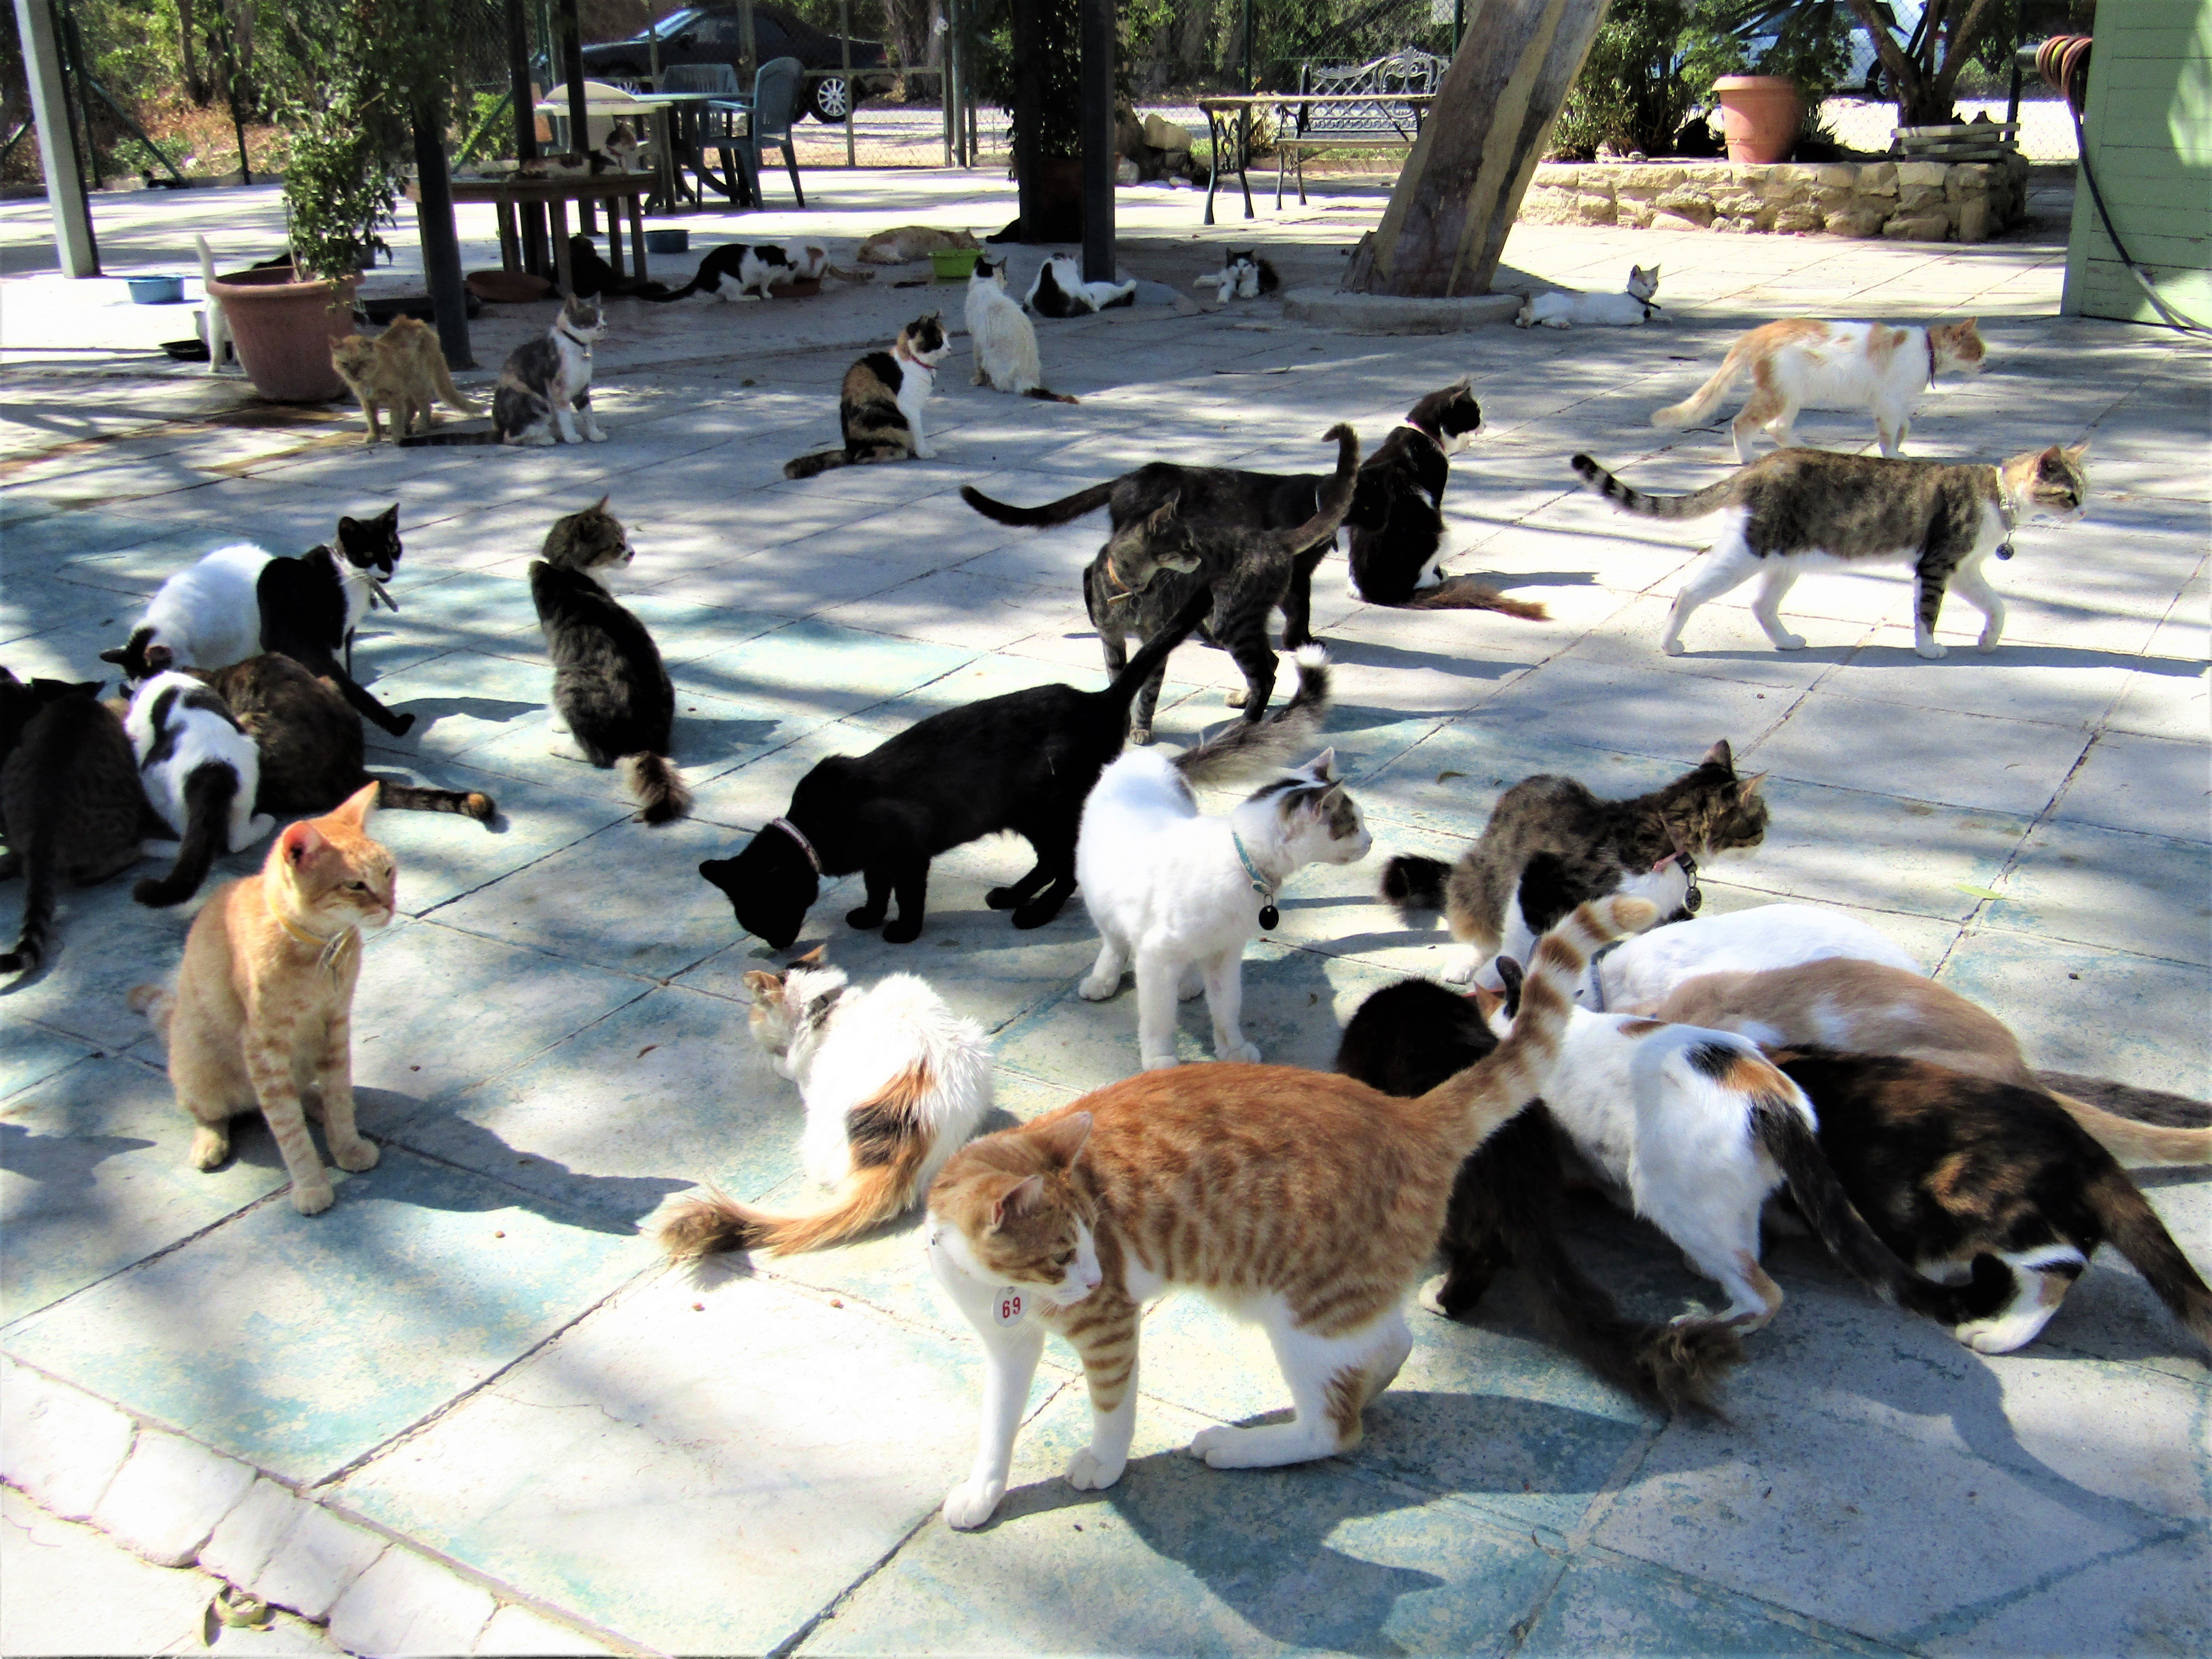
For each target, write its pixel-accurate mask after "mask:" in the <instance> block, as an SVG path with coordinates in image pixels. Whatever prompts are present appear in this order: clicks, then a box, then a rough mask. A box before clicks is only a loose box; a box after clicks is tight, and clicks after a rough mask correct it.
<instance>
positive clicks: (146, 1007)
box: [124, 985, 177, 1042]
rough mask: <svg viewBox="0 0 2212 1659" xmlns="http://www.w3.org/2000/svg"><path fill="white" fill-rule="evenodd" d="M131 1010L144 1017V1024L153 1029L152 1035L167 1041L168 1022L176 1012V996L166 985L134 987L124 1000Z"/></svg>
mask: <svg viewBox="0 0 2212 1659" xmlns="http://www.w3.org/2000/svg"><path fill="white" fill-rule="evenodd" d="M124 1000H125V1001H126V1002H128V1003H129V1004H130V1005H131V1008H132V1009H133V1010H134V1011H135V1012H138V1013H142V1014H143V1015H145V1016H146V1023H147V1024H149V1025H150V1026H152V1027H153V1028H154V1035H155V1036H157V1037H159V1038H161V1041H162V1042H167V1041H168V1040H169V1020H170V1018H171V1016H173V1014H175V1012H177V994H176V991H175V990H174V988H173V987H170V986H167V985H134V986H133V987H131V994H129V995H128V996H127V997H125V999H124Z"/></svg>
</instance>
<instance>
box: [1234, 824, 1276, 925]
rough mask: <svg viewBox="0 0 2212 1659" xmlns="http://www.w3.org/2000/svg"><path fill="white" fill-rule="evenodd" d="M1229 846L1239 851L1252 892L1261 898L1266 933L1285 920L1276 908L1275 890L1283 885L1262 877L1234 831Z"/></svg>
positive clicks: (1239, 857) (1239, 861)
mask: <svg viewBox="0 0 2212 1659" xmlns="http://www.w3.org/2000/svg"><path fill="white" fill-rule="evenodd" d="M1229 844H1230V845H1231V847H1234V848H1236V849H1237V862H1238V863H1239V864H1241V865H1243V866H1244V873H1245V874H1246V875H1248V876H1249V877H1251V878H1252V890H1253V891H1254V892H1255V893H1257V894H1258V895H1259V896H1260V931H1261V933H1266V932H1267V931H1268V930H1269V929H1271V928H1272V927H1274V925H1275V924H1276V923H1277V922H1279V921H1281V920H1282V919H1283V913H1282V912H1281V911H1280V910H1278V909H1277V908H1275V890H1276V889H1277V888H1278V887H1280V886H1281V885H1282V884H1281V883H1280V882H1278V881H1269V880H1267V878H1264V877H1262V876H1261V873H1260V871H1259V866H1256V865H1255V864H1254V863H1253V862H1252V855H1251V854H1249V853H1248V852H1246V851H1245V850H1244V842H1243V840H1242V839H1241V838H1240V837H1239V836H1237V832H1236V831H1235V830H1234V829H1231V831H1230V832H1229Z"/></svg>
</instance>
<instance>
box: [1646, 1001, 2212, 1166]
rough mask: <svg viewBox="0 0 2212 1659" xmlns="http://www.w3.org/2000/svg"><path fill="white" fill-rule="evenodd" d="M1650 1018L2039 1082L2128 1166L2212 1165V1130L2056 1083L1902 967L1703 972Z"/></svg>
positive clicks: (1990, 1027)
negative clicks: (2178, 1124) (2173, 1124)
mask: <svg viewBox="0 0 2212 1659" xmlns="http://www.w3.org/2000/svg"><path fill="white" fill-rule="evenodd" d="M1651 1017H1652V1018H1654V1019H1663V1020H1669V1021H1673V1022H1674V1023H1676V1024H1683V1025H1705V1026H1710V1027H1711V1028H1713V1029H1715V1030H1723V1031H1734V1032H1735V1033H1736V1034H1737V1035H1738V1036H1747V1037H1749V1038H1750V1039H1751V1040H1752V1041H1753V1042H1757V1043H1759V1044H1761V1045H1763V1046H1764V1047H1766V1048H1779V1047H1783V1046H1785V1045H1787V1046H1790V1047H1793V1048H1794V1047H1803V1046H1805V1045H1808V1044H1814V1043H1819V1044H1825V1045H1826V1046H1827V1047H1829V1048H1845V1049H1850V1050H1851V1051H1853V1052H1854V1053H1857V1054H1888V1055H1891V1056H1893V1057H1894V1058H1897V1059H1900V1060H1926V1061H1929V1063H1930V1064H1933V1065H1936V1066H1943V1067H1945V1068H1946V1069H1947V1070H1949V1071H1954V1072H1963V1073H1967V1074H1968V1075H1970V1076H1973V1077H1981V1078H1987V1079H1990V1081H1992V1082H1995V1083H2007V1084H2010V1085H2013V1086H2014V1087H2015V1088H2020V1089H2039V1090H2041V1091H2043V1092H2044V1093H2045V1094H2047V1095H2049V1096H2050V1097H2051V1099H2053V1100H2055V1101H2057V1103H2058V1104H2059V1105H2060V1106H2061V1107H2062V1108H2063V1109H2064V1110H2065V1112H2066V1115H2068V1116H2069V1117H2070V1118H2072V1119H2073V1120H2074V1121H2075V1122H2076V1123H2078V1124H2080V1125H2081V1127H2082V1128H2083V1129H2085V1130H2087V1132H2088V1133H2089V1134H2090V1135H2091V1136H2093V1138H2094V1139H2095V1140H2096V1142H2097V1144H2098V1145H2099V1146H2102V1147H2103V1148H2104V1149H2105V1150H2106V1152H2110V1153H2111V1154H2112V1156H2113V1157H2114V1158H2118V1160H2119V1161H2120V1162H2121V1163H2123V1164H2212V1129H2185V1128H2169V1127H2164V1126H2161V1125H2158V1124H2152V1123H2140V1122H2137V1121H2135V1120H2134V1119H2132V1118H2125V1117H2120V1116H2118V1115H2115V1114H2113V1113H2112V1112H2108V1111H2106V1110H2104V1109H2102V1108H2100V1107H2097V1106H2093V1105H2091V1104H2090V1103H2088V1102H2087V1101H2085V1100H2077V1099H2075V1097H2073V1096H2071V1095H2069V1094H2065V1093H2063V1092H2062V1091H2059V1090H2057V1089H2055V1088H2052V1087H2051V1085H2049V1084H2048V1083H2046V1082H2045V1081H2043V1080H2042V1079H2039V1078H2038V1077H2037V1076H2036V1074H2035V1073H2033V1072H2032V1071H2030V1070H2029V1069H2028V1066H2027V1058H2026V1057H2025V1056H2024V1055H2023V1054H2021V1049H2020V1040H2019V1039H2018V1038H2017V1037H2015V1036H2013V1034H2012V1033H2011V1031H2009V1030H2007V1029H2006V1027H2005V1024H2004V1022H2003V1021H2002V1020H2001V1019H1999V1018H1997V1017H1996V1015H1995V1014H1992V1013H1989V1012H1986V1011H1984V1010H1983V1009H1981V1008H1978V1007H1976V1006H1974V1005H1973V1004H1972V1003H1971V1002H1969V1001H1967V1000H1966V998H1964V997H1962V996H1960V994H1958V993H1957V992H1956V991H1954V990H1951V989H1949V988H1948V987H1944V986H1942V985H1938V984H1937V983H1936V981H1933V980H1931V979H1923V977H1921V975H1918V974H1917V973H1912V972H1908V971H1907V970H1906V969H1902V968H1893V967H1890V966H1888V965H1887V964H1885V963H1878V962H1860V961H1856V960H1853V959H1852V958H1850V957H1826V958H1824V959H1822V960H1820V961H1818V962H1808V963H1802V964H1800V965H1799V966H1797V967H1795V968H1770V969H1765V971H1763V972H1755V973H1741V972H1739V973H1718V974H1699V975H1697V976H1696V977H1695V978H1692V979H1686V980H1684V981H1681V982H1680V984H1678V985H1676V986H1675V987H1674V989H1673V990H1672V991H1671V992H1669V993H1668V995H1667V997H1666V999H1665V1000H1663V1001H1662V1002H1661V1003H1660V1004H1659V1005H1658V1006H1657V1007H1656V1008H1655V1009H1654V1010H1653V1011H1652V1016H1651Z"/></svg>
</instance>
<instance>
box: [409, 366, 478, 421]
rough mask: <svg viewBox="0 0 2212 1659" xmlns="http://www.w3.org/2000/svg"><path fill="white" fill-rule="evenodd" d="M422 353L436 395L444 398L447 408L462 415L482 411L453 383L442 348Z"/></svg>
mask: <svg viewBox="0 0 2212 1659" xmlns="http://www.w3.org/2000/svg"><path fill="white" fill-rule="evenodd" d="M423 355H424V356H425V357H426V358H427V359H428V362H429V365H430V378H431V380H433V381H434V382H435V384H436V386H437V388H438V396H439V397H441V398H443V399H444V400H445V402H446V405H447V408H449V409H457V410H460V412H461V413H462V414H464V415H481V414H483V410H481V409H479V408H477V406H476V404H472V403H471V402H470V401H469V400H468V399H467V398H464V397H463V396H461V389H460V387H459V386H455V385H454V384H453V370H452V369H450V368H447V367H446V354H445V353H444V352H443V351H442V350H440V351H430V352H426V353H424V354H423Z"/></svg>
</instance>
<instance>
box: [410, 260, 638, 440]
mask: <svg viewBox="0 0 2212 1659" xmlns="http://www.w3.org/2000/svg"><path fill="white" fill-rule="evenodd" d="M605 326H606V322H605V316H604V315H603V313H601V311H600V309H599V301H597V300H587V299H585V298H584V297H583V296H581V295H574V294H572V295H569V296H568V298H567V299H566V300H564V301H562V302H561V310H560V313H559V314H558V315H557V316H556V317H555V318H554V319H553V326H552V327H550V328H549V329H548V330H546V331H545V332H544V334H543V335H541V336H540V337H538V338H537V339H535V340H526V341H524V342H523V343H521V344H520V345H519V346H517V347H515V349H513V350H512V351H510V352H508V353H507V362H504V363H502V364H501V366H500V371H499V384H498V386H496V387H495V389H494V390H493V392H492V397H491V430H490V431H489V432H429V433H421V432H418V433H416V434H414V435H412V436H410V437H404V438H402V439H400V440H399V441H400V442H401V443H403V444H412V445H423V444H526V445H528V444H556V443H559V444H573V443H578V442H581V441H586V440H588V441H591V442H592V443H595V444H602V443H605V441H607V435H606V433H605V430H604V429H603V428H601V427H600V425H599V416H596V415H594V414H592V347H593V346H594V345H596V344H597V343H599V336H600V334H601V333H602V332H603V331H605Z"/></svg>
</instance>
